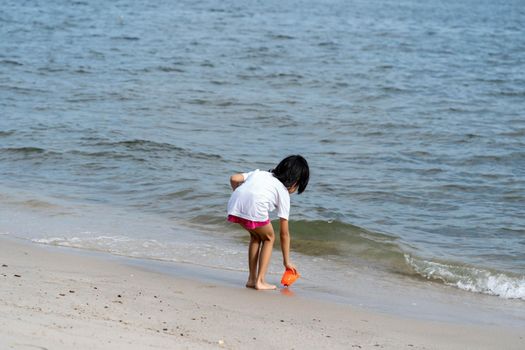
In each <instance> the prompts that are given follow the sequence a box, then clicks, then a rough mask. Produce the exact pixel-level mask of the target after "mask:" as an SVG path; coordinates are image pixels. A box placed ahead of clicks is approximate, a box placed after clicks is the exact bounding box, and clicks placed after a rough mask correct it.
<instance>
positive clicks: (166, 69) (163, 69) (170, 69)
mask: <svg viewBox="0 0 525 350" xmlns="http://www.w3.org/2000/svg"><path fill="white" fill-rule="evenodd" d="M157 69H158V70H159V71H161V72H165V73H172V72H174V73H184V72H186V71H185V70H184V69H180V68H177V67H173V66H159V67H157Z"/></svg>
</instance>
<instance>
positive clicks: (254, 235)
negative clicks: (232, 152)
mask: <svg viewBox="0 0 525 350" xmlns="http://www.w3.org/2000/svg"><path fill="white" fill-rule="evenodd" d="M309 177H310V170H309V168H308V163H307V162H306V159H304V158H303V157H302V156H300V155H293V156H289V157H286V158H285V159H283V160H282V161H281V162H280V163H279V165H277V167H276V168H275V169H272V170H270V171H260V170H255V171H252V172H249V173H242V174H235V175H232V176H231V177H230V184H231V187H232V189H233V194H232V196H231V197H230V200H229V201H228V221H230V222H234V223H238V224H240V225H241V226H242V227H244V228H245V229H246V230H247V231H248V232H249V233H250V245H249V247H248V267H249V269H250V275H249V276H248V282H247V283H246V287H248V288H255V289H263V290H266V289H276V288H277V287H276V286H274V285H272V284H268V283H266V281H265V275H266V271H267V269H268V264H269V263H270V257H271V255H272V249H273V243H274V241H275V234H274V231H273V227H272V224H271V223H270V217H269V215H268V213H269V212H270V211H273V210H274V209H276V208H277V215H278V216H279V218H280V221H279V224H280V237H281V250H282V253H283V264H284V266H285V267H286V268H289V269H292V270H294V271H295V266H294V265H293V264H292V263H291V262H290V233H289V231H288V216H289V214H290V194H291V193H294V192H296V191H297V192H298V193H302V192H303V191H304V190H305V189H306V186H307V185H308V180H309Z"/></svg>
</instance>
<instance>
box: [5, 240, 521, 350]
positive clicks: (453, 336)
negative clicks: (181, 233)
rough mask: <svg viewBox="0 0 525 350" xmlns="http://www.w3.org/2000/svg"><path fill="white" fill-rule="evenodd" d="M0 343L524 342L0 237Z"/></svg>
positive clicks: (502, 329) (490, 329)
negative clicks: (0, 284) (235, 285)
mask: <svg viewBox="0 0 525 350" xmlns="http://www.w3.org/2000/svg"><path fill="white" fill-rule="evenodd" d="M0 259H1V261H0V266H1V267H0V278H1V279H2V288H1V289H0V293H1V294H0V309H1V310H2V312H1V313H0V314H1V316H0V327H1V330H0V339H1V340H0V345H1V346H2V347H6V348H8V349H9V348H12V349H27V348H31V347H33V348H34V347H41V348H52V349H70V348H71V347H72V346H74V347H76V348H77V349H113V348H114V349H120V348H122V347H126V348H127V349H148V348H159V349H173V348H227V349H241V348H246V347H254V346H257V347H260V346H263V347H265V348H272V349H274V348H275V349H277V348H312V349H314V348H336V349H348V348H362V349H377V348H385V349H406V348H410V349H465V348H476V349H497V348H505V349H521V348H523V347H524V346H525V340H524V335H523V334H522V332H520V329H518V328H517V327H510V326H499V325H471V324H464V323H460V324H457V323H453V322H440V321H429V320H416V319H411V318H404V317H400V316H396V315H388V314H383V313H379V312H376V311H371V310H368V309H360V308H358V307H354V306H351V305H344V304H340V303H333V302H328V301H322V300H314V299H311V298H307V297H303V296H300V295H287V294H284V293H278V292H258V291H254V290H250V289H246V288H243V287H241V286H239V287H234V286H231V285H228V284H229V283H232V282H231V281H230V282H226V283H224V282H220V281H210V280H207V281H203V280H200V281H199V280H196V279H191V278H187V277H186V278H183V277H181V276H175V275H173V274H166V273H162V272H158V271H153V270H151V269H148V268H144V267H143V266H140V264H138V265H139V266H132V265H130V264H125V263H124V264H123V263H122V261H120V259H118V258H114V257H110V258H109V259H105V258H102V257H97V256H93V255H92V254H90V253H86V254H84V253H81V254H78V253H77V252H73V251H72V250H71V249H62V248H60V249H58V248H55V247H39V246H37V245H36V244H34V243H30V242H21V241H18V240H16V239H13V238H11V237H4V236H1V237H0Z"/></svg>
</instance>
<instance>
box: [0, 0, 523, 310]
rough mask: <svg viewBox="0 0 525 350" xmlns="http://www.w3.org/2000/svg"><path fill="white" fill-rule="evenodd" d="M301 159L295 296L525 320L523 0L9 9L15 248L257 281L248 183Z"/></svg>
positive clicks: (1, 190)
mask: <svg viewBox="0 0 525 350" xmlns="http://www.w3.org/2000/svg"><path fill="white" fill-rule="evenodd" d="M290 154H301V155H303V156H304V157H305V158H306V159H307V160H308V162H309V165H310V170H311V178H310V183H309V185H308V187H307V189H306V191H305V192H304V193H302V194H301V195H297V194H294V195H292V196H291V202H292V210H291V217H290V230H291V236H292V260H293V261H294V263H295V264H296V265H297V267H298V270H299V271H300V273H301V274H302V279H300V280H299V282H297V283H296V285H295V286H294V287H295V289H296V290H298V291H301V288H303V289H305V290H308V289H310V290H312V291H317V292H319V293H321V292H322V293H324V294H325V295H339V296H340V297H344V295H345V293H347V292H348V291H349V290H354V291H355V290H357V289H359V288H362V285H363V284H362V283H356V281H361V282H362V281H369V282H370V281H372V282H370V283H374V282H373V281H376V282H377V281H382V282H381V283H387V282H385V281H388V285H389V286H398V287H399V288H398V289H399V290H403V289H404V288H405V286H407V285H412V286H418V287H417V288H419V287H420V288H423V289H424V290H427V288H429V289H430V290H437V289H440V290H443V291H445V293H451V294H454V295H456V294H457V293H460V294H461V295H465V296H466V297H467V298H469V295H470V296H472V298H476V297H475V295H485V296H484V297H483V298H488V300H490V303H503V304H505V305H511V306H510V307H512V308H521V310H525V309H523V307H524V306H523V305H524V303H523V302H524V301H525V3H524V2H523V1H522V0H497V1H488V0H442V1H431V0H316V1H312V0H303V1H297V0H290V1H277V0H265V1H258V0H246V1H232V0H220V1H219V0H204V1H190V0H177V1H175V0H173V1H168V0H158V1H132V0H115V1H102V0H89V1H87V0H86V1H69V0H68V1H66V0H45V1H44V0H26V1H18V0H16V1H15V0H3V1H2V3H1V5H0V179H1V180H0V234H1V235H7V236H11V237H16V238H20V239H25V240H29V241H32V242H36V243H39V244H44V245H53V246H67V247H74V248H80V249H82V250H88V251H96V252H102V253H108V254H113V255H118V256H124V257H129V258H133V259H139V260H142V261H162V262H164V263H167V264H170V263H173V264H177V263H178V264H186V265H189V266H194V267H196V268H197V269H198V268H199V267H202V268H203V269H216V270H220V271H236V272H239V273H242V275H243V276H244V275H245V272H246V271H247V242H248V236H247V234H246V232H244V231H243V230H242V229H240V228H239V227H237V226H236V225H233V224H230V223H228V222H226V204H227V201H228V198H229V196H230V194H231V188H230V187H229V176H230V175H232V174H234V173H237V172H246V171H251V170H254V169H261V170H268V169H271V168H273V167H274V166H275V165H276V164H277V163H278V162H279V161H280V160H281V159H282V158H284V157H285V156H288V155H290ZM272 219H274V225H275V228H276V229H278V221H277V220H275V219H277V218H276V217H275V215H274V216H272ZM174 266H175V265H174ZM282 271H283V267H282V264H281V258H280V249H279V245H278V243H277V244H276V247H275V250H274V255H273V260H272V265H271V267H270V278H269V280H270V281H272V280H273V282H274V283H278V281H279V278H280V274H281V273H282ZM243 278H244V277H243ZM301 281H302V282H301ZM244 282H245V281H244V279H239V281H238V284H239V285H240V286H243V285H244ZM301 283H302V285H301ZM358 284H359V286H360V287H358V286H357V285H358ZM385 288H386V289H388V288H387V287H385ZM367 293H368V292H367V291H366V288H365V289H364V291H363V294H367ZM484 300H485V299H484ZM508 303H510V304H508ZM385 304H386V303H385ZM524 315H525V313H524V314H522V317H524V319H525V316H524Z"/></svg>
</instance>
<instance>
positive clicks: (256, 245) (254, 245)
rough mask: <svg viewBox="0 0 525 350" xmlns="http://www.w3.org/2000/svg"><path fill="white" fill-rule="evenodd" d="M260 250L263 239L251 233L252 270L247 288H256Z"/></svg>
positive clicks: (250, 254)
mask: <svg viewBox="0 0 525 350" xmlns="http://www.w3.org/2000/svg"><path fill="white" fill-rule="evenodd" d="M260 248H261V239H260V238H259V237H258V236H257V235H256V234H255V233H252V232H250V245H249V247H248V267H249V268H250V275H249V276H248V282H246V287H247V288H255V283H256V281H257V263H258V262H259V249H260Z"/></svg>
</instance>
